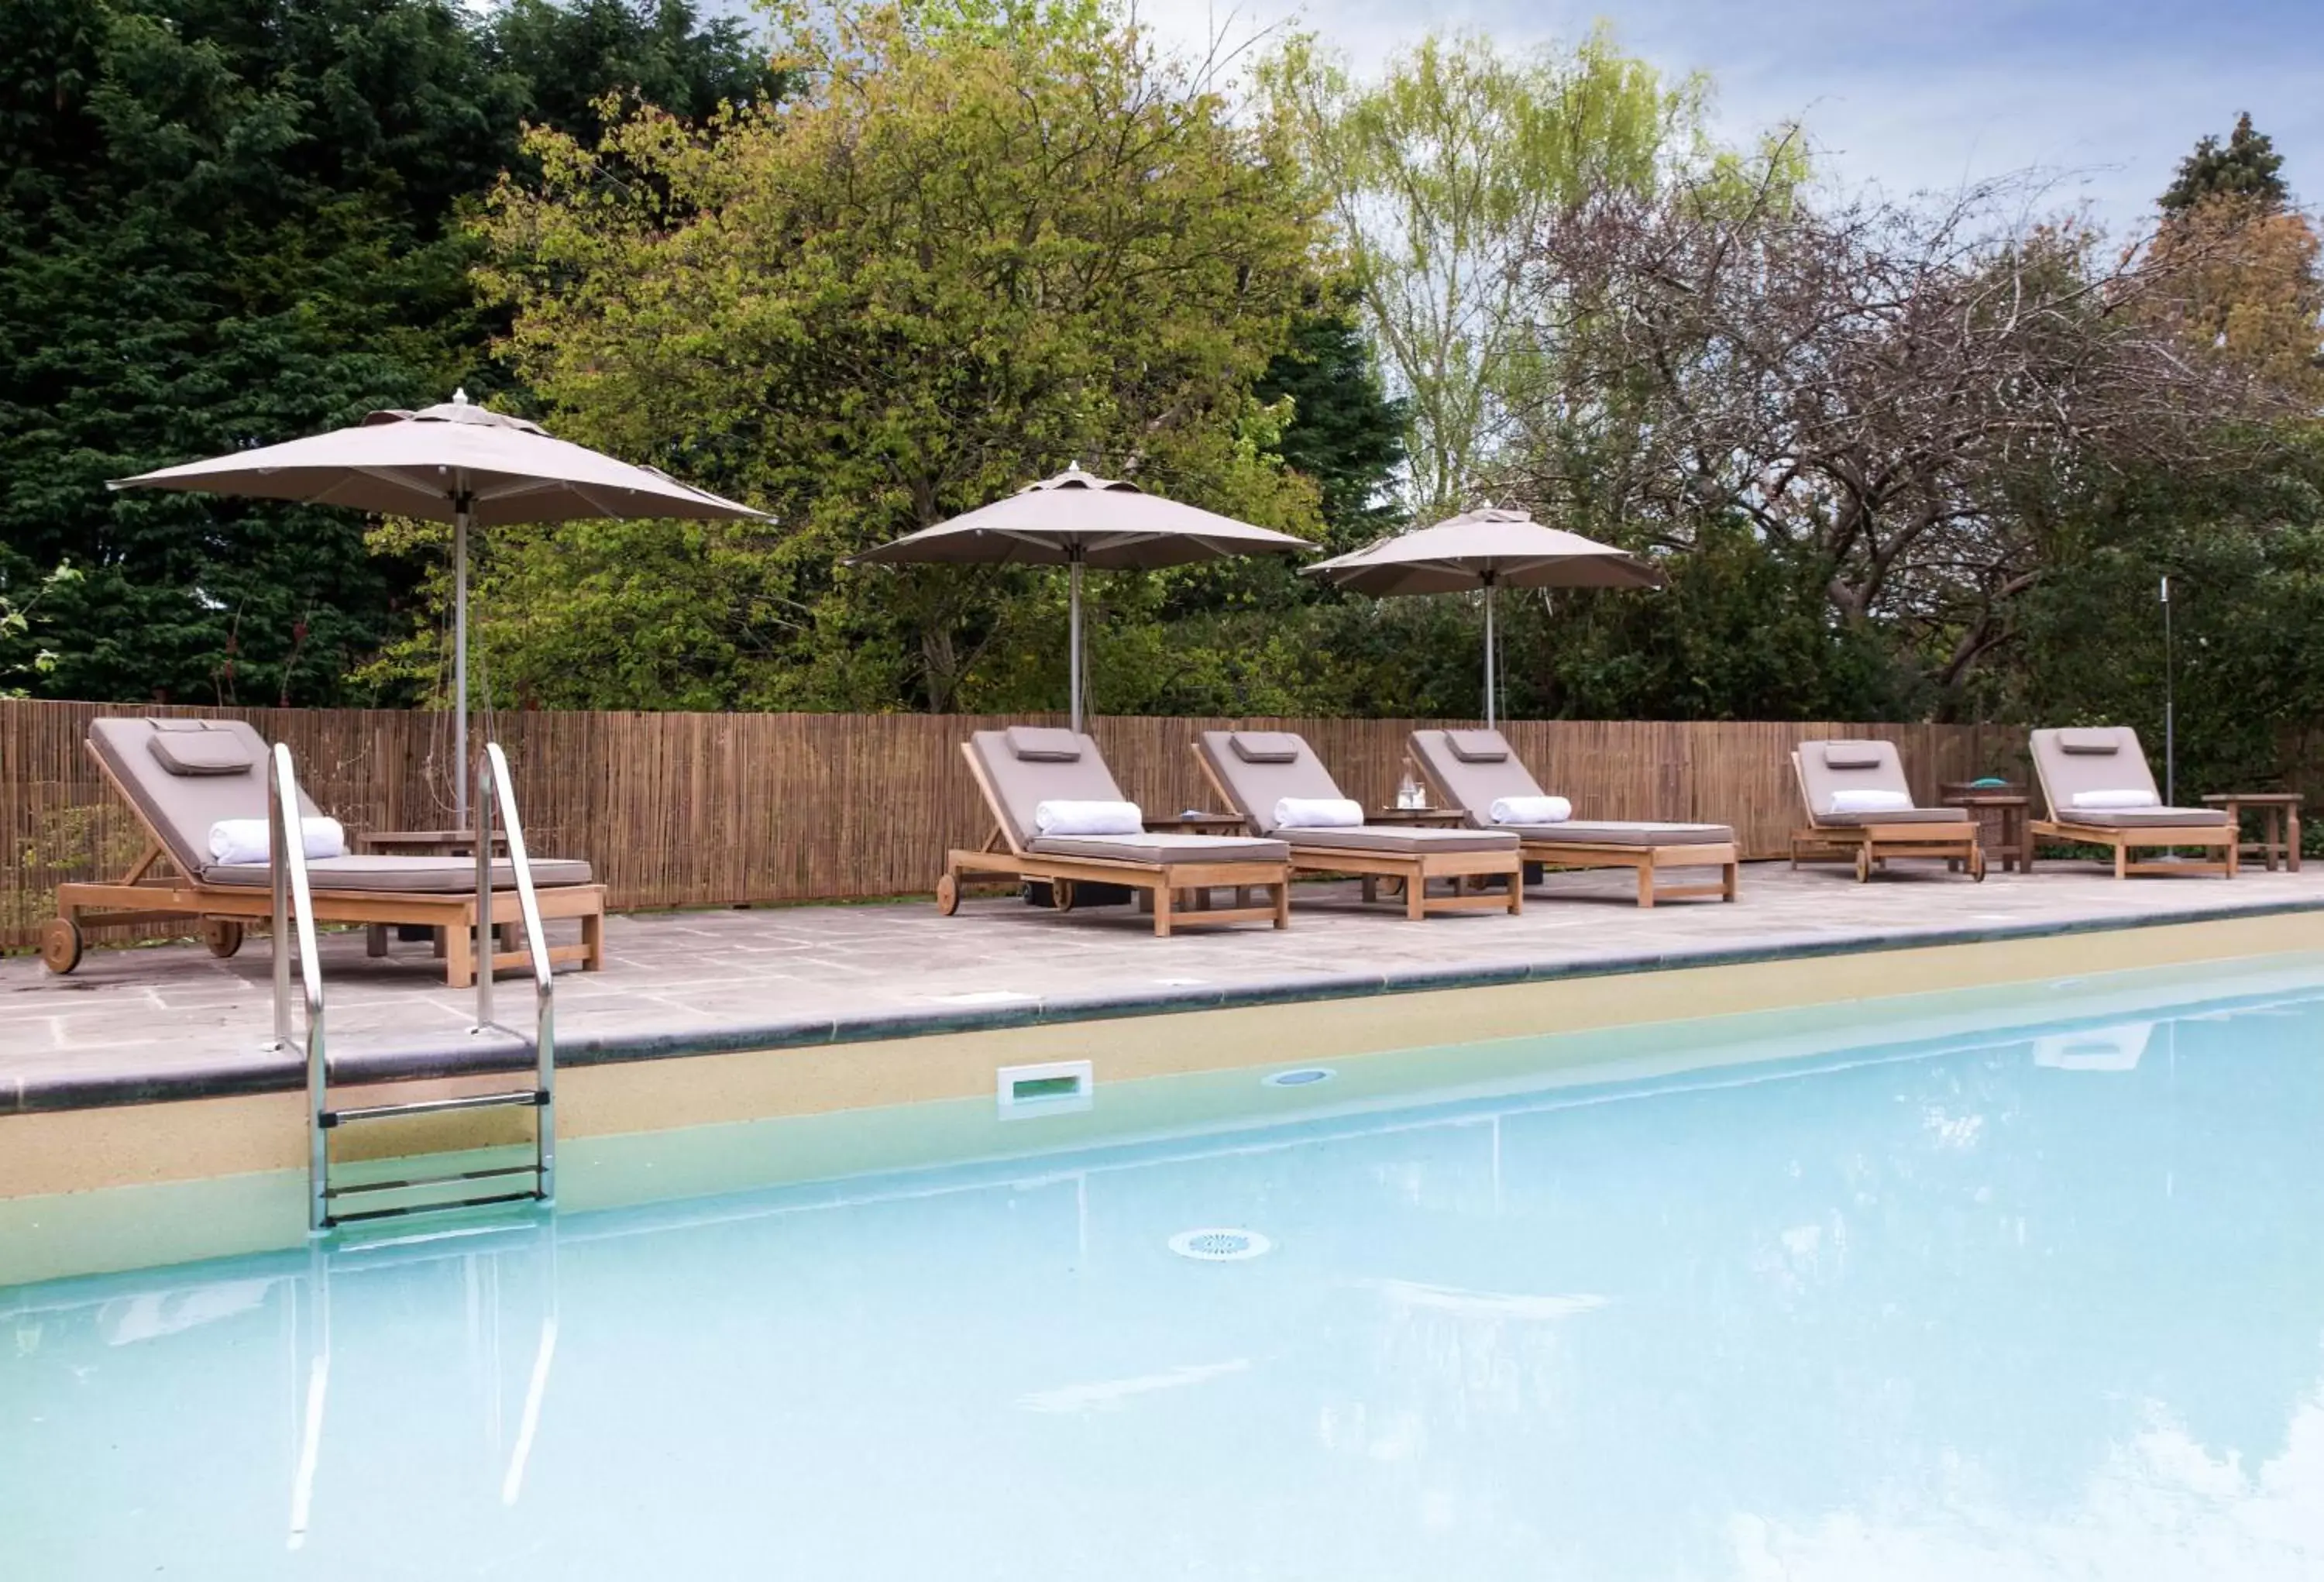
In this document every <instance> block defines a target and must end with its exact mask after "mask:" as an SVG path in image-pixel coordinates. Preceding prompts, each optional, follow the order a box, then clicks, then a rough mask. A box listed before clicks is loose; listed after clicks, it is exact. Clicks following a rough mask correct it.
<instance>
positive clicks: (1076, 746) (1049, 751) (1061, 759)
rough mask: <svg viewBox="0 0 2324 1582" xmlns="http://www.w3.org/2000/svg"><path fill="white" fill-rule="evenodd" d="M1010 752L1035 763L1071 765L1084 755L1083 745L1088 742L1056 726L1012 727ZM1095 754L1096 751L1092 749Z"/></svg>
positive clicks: (1010, 728)
mask: <svg viewBox="0 0 2324 1582" xmlns="http://www.w3.org/2000/svg"><path fill="white" fill-rule="evenodd" d="M1007 734H1008V737H1009V751H1010V753H1012V754H1015V755H1016V756H1018V757H1019V758H1022V759H1025V760H1026V761H1027V762H1028V763H1074V762H1075V761H1076V760H1078V759H1079V758H1080V757H1081V755H1082V744H1083V743H1084V741H1086V740H1088V738H1087V737H1085V736H1077V735H1074V733H1073V732H1071V731H1068V730H1060V729H1058V728H1057V727H1056V726H1045V725H1012V726H1010V727H1009V730H1008V733H1007ZM1091 750H1092V751H1093V752H1094V751H1095V750H1096V749H1095V748H1092V749H1091Z"/></svg>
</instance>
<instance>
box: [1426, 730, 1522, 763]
mask: <svg viewBox="0 0 2324 1582" xmlns="http://www.w3.org/2000/svg"><path fill="white" fill-rule="evenodd" d="M1439 734H1440V735H1443V738H1444V745H1446V746H1447V747H1450V748H1451V749H1452V756H1454V757H1455V758H1458V759H1459V760H1461V762H1462V763H1507V762H1508V760H1509V759H1511V758H1514V757H1516V756H1517V754H1514V753H1512V752H1510V751H1509V744H1508V740H1507V739H1506V738H1504V737H1503V736H1502V735H1501V733H1500V732H1499V731H1443V732H1441V733H1439Z"/></svg>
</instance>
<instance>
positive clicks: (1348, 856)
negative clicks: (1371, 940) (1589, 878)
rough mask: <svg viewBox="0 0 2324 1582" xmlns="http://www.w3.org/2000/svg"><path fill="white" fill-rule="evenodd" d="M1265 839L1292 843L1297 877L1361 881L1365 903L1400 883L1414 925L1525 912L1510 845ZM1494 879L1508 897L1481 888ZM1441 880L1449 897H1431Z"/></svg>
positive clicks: (1199, 757) (1201, 757)
mask: <svg viewBox="0 0 2324 1582" xmlns="http://www.w3.org/2000/svg"><path fill="white" fill-rule="evenodd" d="M1220 734H1222V735H1231V734H1232V733H1231V732H1228V733H1220ZM1300 745H1301V748H1302V750H1303V751H1308V752H1312V749H1308V748H1307V747H1306V745H1305V743H1304V742H1303V743H1302V744H1300ZM1192 748H1193V752H1194V762H1195V763H1197V764H1199V765H1200V766H1201V768H1202V771H1203V779H1205V780H1207V781H1208V782H1210V784H1211V787H1212V789H1213V790H1214V791H1217V792H1218V794H1219V795H1220V796H1221V797H1222V798H1223V799H1224V800H1225V801H1226V804H1227V806H1229V807H1231V808H1234V809H1237V810H1240V812H1241V814H1242V816H1243V819H1244V821H1245V823H1247V824H1250V827H1251V828H1252V830H1253V832H1254V833H1261V831H1260V830H1259V826H1258V824H1257V823H1256V821H1254V820H1253V819H1252V818H1251V813H1250V809H1249V808H1246V807H1244V806H1243V803H1242V800H1241V798H1240V796H1238V795H1237V794H1236V791H1235V790H1234V788H1233V787H1232V786H1231V785H1230V784H1228V783H1227V781H1226V778H1225V777H1224V776H1223V775H1222V774H1221V773H1220V772H1219V770H1218V767H1217V766H1216V765H1215V764H1213V763H1212V762H1211V759H1210V755H1209V754H1207V753H1205V752H1204V751H1203V744H1202V743H1200V742H1195V743H1194V744H1193V745H1192ZM1334 789H1336V788H1334ZM1266 833H1271V834H1272V835H1273V837H1274V838H1276V839H1279V840H1285V841H1288V842H1289V843H1290V846H1291V866H1292V869H1293V870H1294V871H1295V872H1296V873H1302V874H1352V875H1354V876H1356V877H1358V878H1360V879H1361V880H1362V881H1363V896H1364V899H1365V900H1366V901H1375V900H1377V899H1379V881H1380V880H1382V879H1390V880H1395V881H1397V882H1399V883H1400V884H1402V886H1403V897H1404V915H1405V916H1406V918H1407V919H1408V920H1410V921H1414V922H1418V921H1421V920H1422V919H1424V918H1425V917H1427V916H1428V915H1429V914H1430V913H1432V912H1448V911H1507V912H1508V913H1510V914H1511V915H1512V916H1515V915H1517V913H1519V912H1521V911H1523V910H1524V908H1525V863H1524V859H1523V858H1522V857H1520V856H1518V855H1517V843H1516V842H1515V841H1514V840H1512V841H1510V842H1509V843H1508V846H1506V847H1498V848H1496V849H1493V850H1489V851H1474V850H1471V851H1460V850H1453V851H1434V852H1432V851H1411V852H1397V851H1366V850H1363V849H1361V848H1360V847H1342V846H1328V845H1322V844H1303V843H1302V842H1301V841H1300V840H1299V834H1300V832H1299V831H1297V830H1296V829H1294V830H1282V831H1275V832H1266ZM1494 877H1499V878H1503V879H1506V880H1507V881H1508V888H1507V890H1506V892H1502V891H1493V890H1487V889H1485V888H1483V886H1482V881H1483V880H1485V879H1488V878H1494ZM1440 879H1442V880H1445V881H1447V882H1449V883H1450V884H1451V885H1452V889H1451V891H1450V893H1437V894H1433V895H1432V894H1430V893H1429V890H1428V886H1429V885H1430V884H1432V883H1433V882H1434V881H1436V880H1440Z"/></svg>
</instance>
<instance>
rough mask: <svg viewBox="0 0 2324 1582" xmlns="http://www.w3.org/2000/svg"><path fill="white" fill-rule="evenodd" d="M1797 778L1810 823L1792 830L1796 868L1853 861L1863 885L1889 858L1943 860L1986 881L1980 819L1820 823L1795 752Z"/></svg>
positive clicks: (1979, 879)
mask: <svg viewBox="0 0 2324 1582" xmlns="http://www.w3.org/2000/svg"><path fill="white" fill-rule="evenodd" d="M1792 780H1793V782H1794V783H1795V784H1797V785H1798V787H1799V788H1800V805H1801V806H1802V807H1804V808H1806V809H1807V810H1808V820H1809V822H1808V825H1807V827H1806V828H1799V829H1794V830H1793V831H1792V866H1793V867H1794V869H1796V868H1797V867H1798V866H1799V865H1801V864H1802V863H1828V862H1853V863H1854V864H1855V865H1856V882H1857V883H1858V884H1867V883H1869V882H1870V880H1871V878H1872V870H1873V869H1874V868H1876V867H1877V866H1878V865H1881V864H1882V863H1885V862H1886V861H1887V860H1888V859H1889V858H1890V857H1943V858H1946V859H1947V860H1948V861H1950V862H1957V863H1959V864H1960V865H1961V866H1962V867H1964V868H1966V869H1968V870H1969V877H1970V878H1971V879H1974V880H1975V881H1977V882H1978V884H1984V883H1985V847H1984V846H1983V844H1982V843H1981V840H1980V837H1981V835H1982V833H1983V829H1982V827H1981V826H1980V825H1979V824H1978V821H1977V820H1976V819H1972V818H1970V817H1969V816H1968V815H1966V814H1964V815H1963V816H1962V818H1961V820H1960V823H1958V824H1950V823H1949V824H1935V823H1925V824H1909V823H1908V824H1818V823H1816V822H1815V804H1814V803H1812V801H1810V800H1808V782H1807V777H1806V776H1805V775H1804V774H1803V772H1801V770H1800V755H1799V754H1798V752H1797V751H1796V750H1795V751H1794V753H1793V754H1792Z"/></svg>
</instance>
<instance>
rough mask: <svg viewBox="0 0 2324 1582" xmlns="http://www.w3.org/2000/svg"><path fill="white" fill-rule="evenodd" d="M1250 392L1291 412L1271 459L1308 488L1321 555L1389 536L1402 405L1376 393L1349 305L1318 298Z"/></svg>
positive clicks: (1367, 350) (1367, 351)
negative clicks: (1318, 523)
mask: <svg viewBox="0 0 2324 1582" xmlns="http://www.w3.org/2000/svg"><path fill="white" fill-rule="evenodd" d="M1257 390H1258V395H1259V400H1261V401H1262V402H1267V403H1268V404H1269V405H1273V404H1274V403H1276V402H1280V401H1283V400H1286V399H1288V400H1289V401H1290V402H1291V417H1290V421H1288V423H1286V425H1285V428H1284V430H1283V438H1282V441H1281V444H1280V446H1279V449H1280V451H1281V454H1282V457H1283V460H1284V464H1285V465H1286V466H1287V467H1290V468H1292V470H1294V471H1295V472H1298V473H1300V474H1303V475H1304V476H1306V477H1308V478H1311V479H1313V480H1314V484H1315V487H1316V491H1317V493H1318V495H1320V496H1321V504H1322V507H1323V527H1324V534H1323V542H1324V547H1325V548H1326V549H1327V550H1331V551H1333V552H1334V553H1337V552H1339V551H1342V550H1351V549H1355V548H1357V547H1358V546H1360V545H1362V544H1366V543H1369V542H1370V541H1372V540H1374V539H1376V538H1378V537H1379V536H1380V535H1381V534H1382V533H1385V532H1389V531H1390V530H1391V529H1392V528H1394V527H1395V526H1396V524H1397V522H1398V521H1399V520H1400V514H1401V513H1400V512H1399V510H1398V508H1397V500H1396V498H1395V494H1394V491H1395V486H1396V478H1397V472H1398V469H1399V468H1401V467H1402V466H1403V465H1404V458H1405V455H1404V428H1405V421H1406V414H1405V402H1402V401H1399V400H1391V399H1389V397H1388V393H1387V392H1386V390H1385V389H1383V388H1382V386H1381V384H1380V376H1379V367H1378V366H1377V365H1376V363H1375V362H1374V359H1373V356H1372V351H1371V347H1370V345H1369V343H1368V342H1367V341H1366V340H1365V339H1364V335H1363V329H1362V326H1361V325H1360V322H1359V320H1358V319H1357V310H1356V308H1355V306H1354V305H1353V304H1352V303H1350V302H1348V301H1345V300H1344V296H1343V295H1342V293H1338V292H1334V293H1333V294H1332V295H1331V296H1329V297H1323V296H1322V295H1320V294H1319V297H1318V300H1317V301H1316V302H1315V303H1314V304H1313V305H1312V306H1311V307H1310V308H1309V309H1308V310H1306V311H1305V312H1303V313H1302V314H1301V315H1300V316H1299V317H1298V318H1297V319H1295V320H1294V321H1293V323H1292V326H1291V344H1290V345H1289V346H1288V347H1286V348H1285V349H1284V350H1283V351H1282V352H1280V353H1278V354H1277V356H1276V358H1275V360H1274V361H1273V362H1272V363H1270V364H1268V368H1267V372H1266V373H1265V374H1264V375H1261V376H1260V378H1259V384H1258V387H1257Z"/></svg>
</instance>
